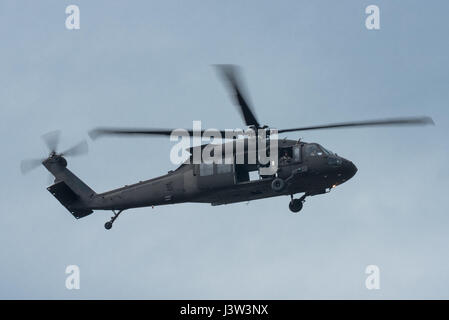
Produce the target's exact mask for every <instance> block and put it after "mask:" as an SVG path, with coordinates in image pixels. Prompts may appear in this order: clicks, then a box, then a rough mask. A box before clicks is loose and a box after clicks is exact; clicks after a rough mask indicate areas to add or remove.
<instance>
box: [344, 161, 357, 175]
mask: <svg viewBox="0 0 449 320" xmlns="http://www.w3.org/2000/svg"><path fill="white" fill-rule="evenodd" d="M344 170H345V173H346V176H347V178H346V179H347V180H349V179H351V178H352V177H353V176H354V175H355V174H356V173H357V167H356V166H355V164H354V163H352V161H349V160H345V162H344Z"/></svg>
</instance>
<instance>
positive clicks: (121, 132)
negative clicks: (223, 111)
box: [89, 128, 229, 140]
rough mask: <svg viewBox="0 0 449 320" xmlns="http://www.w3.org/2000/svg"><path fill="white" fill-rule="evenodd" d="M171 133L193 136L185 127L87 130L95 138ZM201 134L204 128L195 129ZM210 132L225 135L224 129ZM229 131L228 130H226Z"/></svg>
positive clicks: (166, 134) (191, 131)
mask: <svg viewBox="0 0 449 320" xmlns="http://www.w3.org/2000/svg"><path fill="white" fill-rule="evenodd" d="M207 131H209V130H207ZM172 132H173V133H175V134H176V133H178V135H180V136H181V135H183V133H186V132H187V134H188V135H189V136H193V130H186V129H156V128H150V129H144V128H142V129H139V128H123V129H120V128H96V129H93V130H91V131H89V136H90V137H91V138H92V139H93V140H95V139H97V138H99V137H101V136H106V135H113V136H170V135H171V134H172ZM196 132H198V133H200V134H201V135H203V134H204V133H205V132H206V130H201V131H196ZM210 132H214V133H220V134H221V135H222V137H225V136H226V132H227V131H226V130H213V131H212V129H211V130H210ZM228 132H229V131H228Z"/></svg>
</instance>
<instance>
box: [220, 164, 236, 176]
mask: <svg viewBox="0 0 449 320" xmlns="http://www.w3.org/2000/svg"><path fill="white" fill-rule="evenodd" d="M231 172H232V164H217V174H223V173H231Z"/></svg>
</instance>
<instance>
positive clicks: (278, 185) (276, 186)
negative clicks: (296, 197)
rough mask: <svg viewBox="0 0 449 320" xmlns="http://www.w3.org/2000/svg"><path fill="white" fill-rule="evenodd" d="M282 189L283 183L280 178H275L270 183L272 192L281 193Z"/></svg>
mask: <svg viewBox="0 0 449 320" xmlns="http://www.w3.org/2000/svg"><path fill="white" fill-rule="evenodd" d="M284 187H285V181H284V180H282V179H281V178H276V179H274V180H273V182H271V189H273V191H276V192H281V191H282V190H284Z"/></svg>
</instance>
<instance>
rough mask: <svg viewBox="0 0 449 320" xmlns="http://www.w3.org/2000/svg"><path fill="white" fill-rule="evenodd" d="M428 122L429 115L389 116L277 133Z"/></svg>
mask: <svg viewBox="0 0 449 320" xmlns="http://www.w3.org/2000/svg"><path fill="white" fill-rule="evenodd" d="M429 124H431V125H434V124H435V123H434V122H433V120H432V118H430V117H409V118H390V119H379V120H366V121H353V122H340V123H330V124H324V125H319V126H310V127H300V128H292V129H280V130H278V133H285V132H293V131H306V130H318V129H331V128H347V127H375V126H404V125H429Z"/></svg>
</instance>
